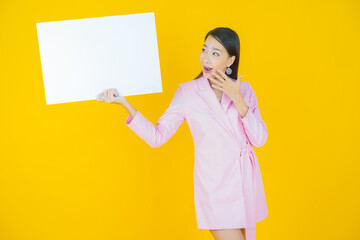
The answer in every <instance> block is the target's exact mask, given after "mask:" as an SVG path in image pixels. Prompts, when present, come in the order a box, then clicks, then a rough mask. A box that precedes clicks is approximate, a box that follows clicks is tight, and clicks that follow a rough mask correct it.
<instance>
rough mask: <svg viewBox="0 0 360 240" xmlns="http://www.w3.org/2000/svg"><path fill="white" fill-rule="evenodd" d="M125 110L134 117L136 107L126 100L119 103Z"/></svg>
mask: <svg viewBox="0 0 360 240" xmlns="http://www.w3.org/2000/svg"><path fill="white" fill-rule="evenodd" d="M121 105H122V106H123V107H124V108H125V109H126V111H127V112H128V113H129V114H130V115H131V117H132V118H134V117H135V114H136V109H135V108H134V107H133V106H132V105H131V104H130V102H129V101H128V100H126V101H125V102H124V103H123V104H121Z"/></svg>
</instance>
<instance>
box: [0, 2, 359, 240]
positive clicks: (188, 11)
mask: <svg viewBox="0 0 360 240" xmlns="http://www.w3.org/2000/svg"><path fill="white" fill-rule="evenodd" d="M142 12H155V19H156V27H157V37H158V46H159V55H160V65H161V76H162V81H163V90H164V92H163V93H156V94H145V95H141V96H131V97H127V99H128V100H129V101H130V102H131V103H132V104H133V106H134V107H135V108H137V109H138V110H139V111H141V112H142V113H143V115H144V116H146V117H147V118H148V119H149V120H151V121H152V122H153V123H154V124H155V123H156V121H157V120H158V119H159V118H160V116H161V115H162V114H163V113H164V111H165V110H166V108H167V106H168V104H169V103H170V100H171V99H172V97H173V94H174V93H175V90H176V88H177V87H178V85H179V83H181V82H187V81H191V80H192V79H194V77H195V76H197V75H198V73H199V72H200V71H201V69H200V63H199V54H200V52H201V48H202V44H203V39H204V36H205V34H206V33H207V32H208V31H209V30H211V29H213V28H215V27H219V26H223V27H230V28H232V29H234V30H235V31H236V32H237V33H238V34H239V36H240V41H241V56H240V57H241V60H240V67H239V69H240V70H239V74H241V75H243V78H242V80H244V81H248V82H250V83H251V85H252V87H253V89H254V90H255V92H256V94H257V97H258V101H259V107H260V111H261V114H262V117H263V120H264V121H265V123H266V124H267V127H268V131H269V138H268V141H267V143H266V144H265V145H264V146H263V147H261V148H255V151H256V154H257V156H258V159H259V163H260V166H261V171H262V176H263V181H264V187H265V194H266V199H267V203H268V210H269V215H268V218H267V219H266V220H264V221H262V222H260V223H258V224H257V232H256V233H257V239H259V240H260V239H267V240H270V239H274V240H275V239H276V240H280V239H284V240H285V239H286V240H288V239H292V240H296V239H347V240H351V239H354V240H355V239H360V231H359V224H360V218H359V215H360V204H359V202H360V194H359V183H360V179H359V175H360V171H359V165H360V161H359V160H360V156H359V153H358V150H359V143H360V141H359V137H358V136H359V134H360V127H359V125H358V124H359V123H360V121H359V120H360V118H359V114H360V111H359V103H360V101H359V92H360V91H359V80H360V68H359V67H360V64H359V54H360V51H359V50H360V49H359V43H360V14H359V13H360V3H359V1H340V0H337V1H335V0H333V1H309V0H304V1H263V0H261V1H203V2H200V1H199V2H194V1H177V2H174V3H171V2H165V1H143V0H140V1H77V2H76V1H64V0H62V1H20V0H19V1H10V0H1V1H0V30H1V35H0V61H1V62H0V64H1V72H0V74H1V77H0V79H1V87H0V89H1V90H0V91H1V117H0V121H1V151H0V158H1V161H0V239H2V240H30V239H31V240H32V239H34V240H43V239H46V240H48V239H51V240H57V239H59V240H60V239H61V240H64V239H76V240H79V239H86V240H92V239H99V240H100V239H101V240H103V239H104V240H105V239H106V240H107V239H134V240H140V239H141V240H143V239H166V240H168V239H172V240H177V239H179V240H180V239H181V240H184V239H196V240H201V239H212V237H211V235H210V233H209V231H208V230H199V229H197V226H196V219H195V207H194V202H193V201H194V200H193V164H194V145H193V140H192V137H191V134H190V131H189V128H188V126H187V124H186V123H184V124H183V125H182V126H181V127H180V128H179V130H178V132H177V133H176V134H175V135H174V136H173V137H172V138H171V139H170V140H169V141H168V142H167V143H166V144H165V145H163V146H162V147H160V148H155V149H153V148H151V147H150V146H148V145H147V144H146V143H145V142H144V141H143V140H142V139H140V138H139V137H137V135H135V133H134V132H132V131H131V130H130V129H129V128H128V127H127V126H126V125H125V119H126V117H127V112H126V111H125V109H123V108H122V107H121V106H120V105H115V104H106V103H100V102H97V101H96V100H93V101H83V102H74V103H67V104H55V105H49V106H47V105H46V104H45V93H44V85H43V78H42V71H41V63H40V53H39V47H38V40H37V32H36V24H35V23H36V22H47V21H60V20H70V19H81V18H92V17H103V16H114V15H122V14H133V13H142Z"/></svg>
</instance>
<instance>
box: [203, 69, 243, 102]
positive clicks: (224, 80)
mask: <svg viewBox="0 0 360 240" xmlns="http://www.w3.org/2000/svg"><path fill="white" fill-rule="evenodd" d="M212 74H213V75H214V76H215V77H216V79H215V78H209V80H210V81H211V82H212V84H211V86H213V87H214V88H216V89H219V90H221V91H223V92H224V93H225V94H226V95H227V96H229V98H231V100H233V101H234V100H235V99H238V98H242V96H241V92H240V85H241V82H240V79H241V77H242V75H239V76H238V78H237V81H235V82H233V81H232V80H231V79H230V78H229V77H228V76H227V75H226V74H225V73H224V72H222V71H221V70H220V69H217V71H215V70H214V71H213V72H212Z"/></svg>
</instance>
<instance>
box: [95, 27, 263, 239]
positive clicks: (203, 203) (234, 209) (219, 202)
mask: <svg viewBox="0 0 360 240" xmlns="http://www.w3.org/2000/svg"><path fill="white" fill-rule="evenodd" d="M239 53H240V41H239V37H238V35H237V34H236V33H235V32H234V31H233V30H231V29H229V28H215V29H213V30H211V31H210V32H209V33H207V35H206V36H205V42H204V46H203V49H202V52H201V54H200V63H201V66H202V72H201V73H200V74H199V76H198V77H197V78H195V79H194V80H192V81H188V82H185V83H180V85H179V87H178V89H177V90H176V92H175V95H174V97H173V99H172V101H171V103H170V106H169V107H168V109H167V110H166V111H165V113H164V114H163V116H161V117H160V119H159V120H158V122H157V123H156V125H155V126H154V124H153V123H152V122H150V121H149V120H147V119H146V118H145V117H144V116H143V115H142V114H141V113H140V112H139V111H138V110H136V109H135V108H134V107H133V106H132V105H131V104H130V103H129V102H128V101H127V100H126V99H125V98H124V97H122V96H119V95H118V94H117V92H116V89H107V90H105V91H104V92H101V93H100V94H99V95H98V97H97V100H98V101H105V102H107V103H118V104H121V105H122V106H124V107H125V109H126V110H127V112H128V113H129V115H128V117H127V119H126V125H127V126H129V127H130V129H132V130H133V131H134V132H135V133H136V134H137V135H138V136H139V137H140V138H142V139H143V140H144V141H145V142H146V143H148V144H149V145H150V146H151V147H160V146H161V145H163V144H164V143H165V142H167V141H168V140H169V139H170V138H171V137H172V136H173V135H174V133H175V132H176V131H177V129H178V128H179V127H180V125H181V124H182V123H183V122H184V121H186V122H187V123H188V125H189V128H190V131H191V134H192V137H193V140H194V144H195V166H194V197H195V210H196V220H197V226H198V228H199V229H209V230H210V232H211V234H212V235H213V237H214V238H215V239H216V240H224V239H225V240H233V239H236V240H237V239H239V240H240V239H244V237H246V238H245V239H246V240H254V239H255V225H256V222H259V221H261V220H263V219H265V218H266V217H267V213H268V212H267V205H266V200H265V194H264V187H263V183H262V177H261V172H260V167H259V163H258V160H257V157H256V155H255V152H254V150H253V147H252V146H255V147H261V146H262V145H264V144H265V142H266V140H267V136H268V133H267V128H266V125H265V123H264V121H263V120H262V119H261V116H260V111H259V108H258V103H257V98H256V95H255V92H254V90H253V89H252V88H251V86H250V83H249V82H246V81H240V78H241V76H239V77H238V78H237V70H238V65H239ZM225 72H226V73H225ZM236 78H237V80H235V79H236ZM102 97H104V100H102Z"/></svg>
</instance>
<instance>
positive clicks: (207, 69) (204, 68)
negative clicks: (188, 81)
mask: <svg viewBox="0 0 360 240" xmlns="http://www.w3.org/2000/svg"><path fill="white" fill-rule="evenodd" d="M202 68H203V71H204V73H211V72H212V70H213V69H212V68H208V67H206V66H204V65H203V66H202Z"/></svg>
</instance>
